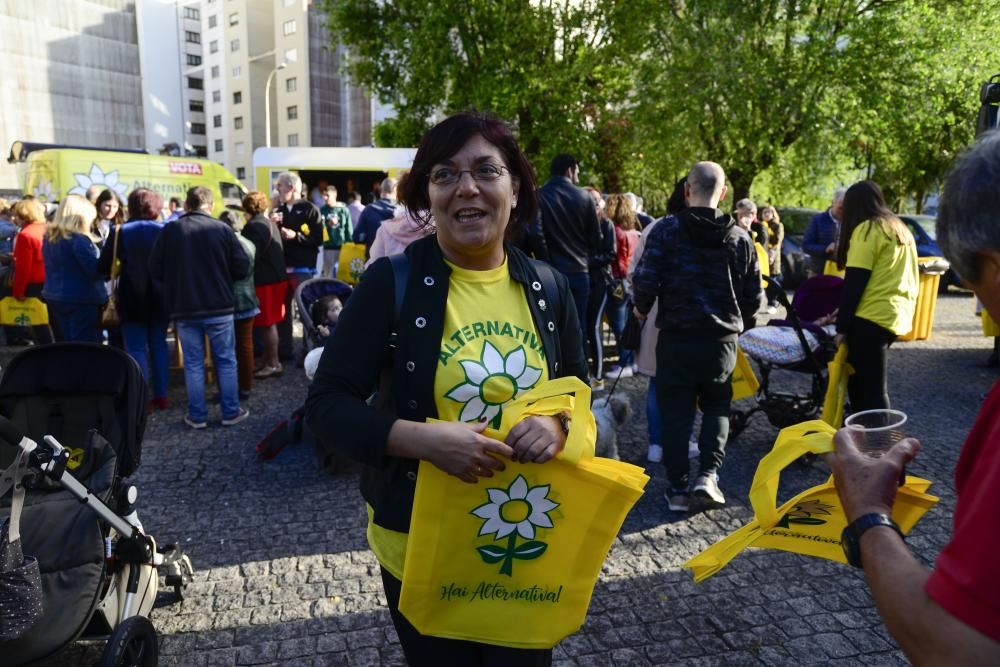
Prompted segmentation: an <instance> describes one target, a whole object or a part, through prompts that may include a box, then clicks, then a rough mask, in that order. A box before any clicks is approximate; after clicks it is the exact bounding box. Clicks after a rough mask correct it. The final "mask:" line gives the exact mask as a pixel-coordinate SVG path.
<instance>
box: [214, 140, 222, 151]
mask: <svg viewBox="0 0 1000 667" xmlns="http://www.w3.org/2000/svg"><path fill="white" fill-rule="evenodd" d="M215 151H216V152H217V153H221V152H222V139H216V140H215Z"/></svg>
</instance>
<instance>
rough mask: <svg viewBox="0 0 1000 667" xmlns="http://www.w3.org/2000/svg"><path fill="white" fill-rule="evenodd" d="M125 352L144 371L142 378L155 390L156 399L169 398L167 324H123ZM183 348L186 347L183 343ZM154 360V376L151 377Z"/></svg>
mask: <svg viewBox="0 0 1000 667" xmlns="http://www.w3.org/2000/svg"><path fill="white" fill-rule="evenodd" d="M122 337H123V338H124V339H125V351H126V352H128V354H129V356H130V357H132V358H133V359H135V360H136V363H138V364H139V368H140V369H142V377H144V378H145V379H146V382H148V383H149V384H150V386H151V387H152V389H153V397H154V398H166V396H167V380H168V376H167V323H166V322H165V321H163V322H122ZM181 345H182V346H184V345H186V344H185V343H183V342H182V343H181ZM150 360H152V366H153V368H152V376H150Z"/></svg>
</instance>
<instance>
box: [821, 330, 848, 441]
mask: <svg viewBox="0 0 1000 667" xmlns="http://www.w3.org/2000/svg"><path fill="white" fill-rule="evenodd" d="M826 368H827V384H826V394H825V395H824V397H823V414H822V415H821V416H820V419H822V420H823V421H825V422H826V423H827V424H829V425H830V426H832V427H833V428H840V427H841V426H843V425H844V403H845V402H846V401H847V380H848V378H850V377H851V375H853V374H854V368H853V367H852V366H851V365H850V364H849V363H847V345H844V344H843V343H841V345H840V347H838V348H837V354H835V355H834V357H833V361H831V362H830V363H828V364H827V365H826Z"/></svg>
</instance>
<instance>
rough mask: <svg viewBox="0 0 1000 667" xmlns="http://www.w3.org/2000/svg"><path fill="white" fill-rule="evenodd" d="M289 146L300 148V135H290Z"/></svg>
mask: <svg viewBox="0 0 1000 667" xmlns="http://www.w3.org/2000/svg"><path fill="white" fill-rule="evenodd" d="M288 145H289V146H298V145H299V135H297V134H289V135H288Z"/></svg>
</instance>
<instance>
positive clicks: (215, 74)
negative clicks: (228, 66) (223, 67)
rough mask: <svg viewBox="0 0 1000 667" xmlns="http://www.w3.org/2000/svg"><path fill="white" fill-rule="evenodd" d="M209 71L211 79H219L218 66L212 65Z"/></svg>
mask: <svg viewBox="0 0 1000 667" xmlns="http://www.w3.org/2000/svg"><path fill="white" fill-rule="evenodd" d="M211 71H212V78H213V79H218V78H219V66H218V65H212V70H211Z"/></svg>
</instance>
